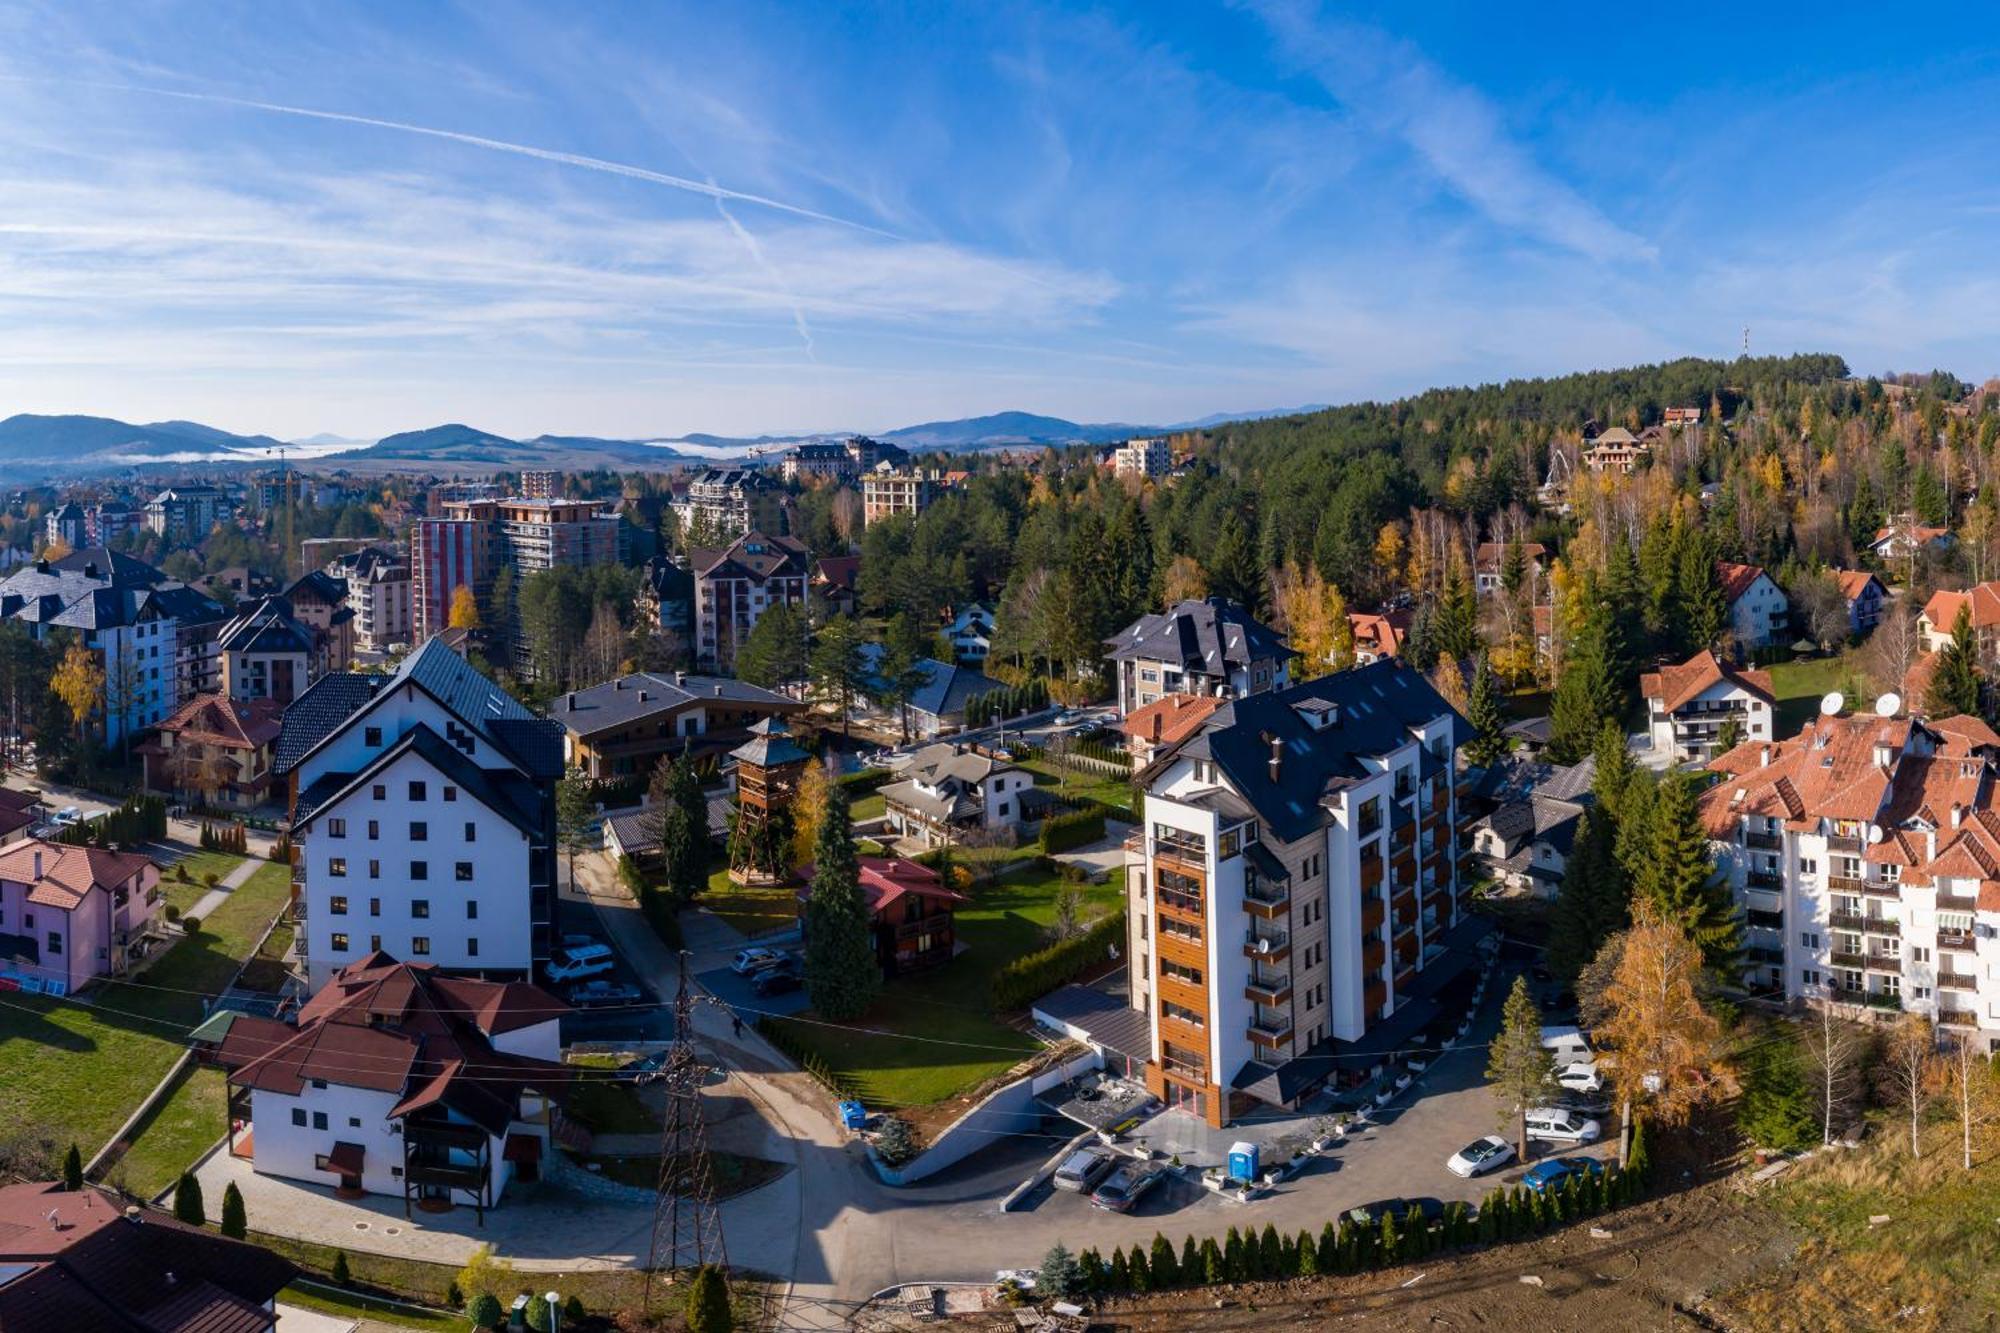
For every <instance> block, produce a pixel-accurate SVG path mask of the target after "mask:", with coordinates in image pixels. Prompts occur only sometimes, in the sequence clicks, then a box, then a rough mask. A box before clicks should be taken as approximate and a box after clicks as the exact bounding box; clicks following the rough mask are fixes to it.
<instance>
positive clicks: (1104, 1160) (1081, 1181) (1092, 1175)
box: [1055, 1144, 1118, 1194]
mask: <svg viewBox="0 0 2000 1333" xmlns="http://www.w3.org/2000/svg"><path fill="white" fill-rule="evenodd" d="M1117 1164H1118V1155H1117V1154H1116V1153H1114V1152H1112V1151H1111V1150H1110V1149H1109V1148H1103V1147H1099V1146H1098V1145H1096V1144H1092V1145H1090V1146H1089V1147H1087V1148H1078V1149H1077V1150H1076V1151H1075V1152H1073V1153H1071V1154H1070V1155H1069V1157H1068V1158H1067V1159H1066V1160H1065V1161H1064V1162H1063V1164H1062V1165H1061V1166H1059V1167H1057V1168H1056V1176H1055V1186H1056V1188H1057V1189H1059V1190H1070V1191H1071V1192H1073V1193H1076V1194H1088V1193H1090V1191H1092V1190H1094V1189H1096V1188H1097V1182H1098V1181H1100V1180H1102V1179H1104V1177H1105V1176H1106V1175H1108V1174H1110V1171H1111V1168H1112V1167H1114V1166H1116V1165H1117Z"/></svg>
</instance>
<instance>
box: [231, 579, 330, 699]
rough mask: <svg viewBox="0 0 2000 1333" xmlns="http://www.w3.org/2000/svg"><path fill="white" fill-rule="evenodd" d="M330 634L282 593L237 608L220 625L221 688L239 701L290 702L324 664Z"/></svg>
mask: <svg viewBox="0 0 2000 1333" xmlns="http://www.w3.org/2000/svg"><path fill="white" fill-rule="evenodd" d="M325 644H326V639H325V637H324V636H323V635H322V634H321V633H320V632H319V631H317V630H315V629H314V628H313V627H312V626H310V625H307V624H305V623H303V622H302V621H300V620H299V619H298V618H297V617H296V616H294V615H293V614H292V604H291V603H290V602H289V601H287V600H286V599H285V598H283V597H266V598H263V599H262V600H260V601H256V602H250V603H247V604H245V605H244V606H243V607H241V608H239V609H238V611H237V613H236V615H235V617H234V618H233V619H231V620H230V621H229V623H228V624H226V625H224V626H223V627H222V630H221V632H220V633H219V634H218V635H217V638H216V646H217V647H218V649H219V650H220V651H221V653H222V693H223V694H224V696H226V697H227V698H230V699H233V700H236V701H237V702H239V703H248V702H249V701H251V700H253V699H269V700H271V701H272V702H273V703H278V704H288V703H290V702H291V701H292V700H294V699H296V698H298V697H299V696H300V695H301V694H304V693H305V692H306V688H307V687H308V686H309V685H311V684H312V682H313V681H315V680H317V679H319V677H320V676H321V675H322V674H324V672H325V670H326V649H325Z"/></svg>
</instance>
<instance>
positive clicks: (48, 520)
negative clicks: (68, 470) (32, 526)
mask: <svg viewBox="0 0 2000 1333" xmlns="http://www.w3.org/2000/svg"><path fill="white" fill-rule="evenodd" d="M89 528H90V525H89V522H88V521H87V520H86V518H85V516H84V509H83V506H82V505H80V504H78V503H76V501H74V500H71V501H69V502H68V503H66V504H59V505H57V506H56V507H55V508H54V509H51V510H50V511H49V512H48V513H47V514H45V515H43V517H42V542H43V544H44V545H47V546H60V547H62V548H63V549H64V550H66V551H76V550H81V549H82V548H83V547H85V546H88V545H90V537H89Z"/></svg>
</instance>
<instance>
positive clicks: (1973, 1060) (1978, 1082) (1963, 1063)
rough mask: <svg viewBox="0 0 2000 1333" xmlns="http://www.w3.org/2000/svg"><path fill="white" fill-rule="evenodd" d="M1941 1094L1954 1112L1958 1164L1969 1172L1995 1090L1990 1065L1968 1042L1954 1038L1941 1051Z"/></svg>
mask: <svg viewBox="0 0 2000 1333" xmlns="http://www.w3.org/2000/svg"><path fill="white" fill-rule="evenodd" d="M1944 1075H1945V1080H1944V1085H1945V1095H1946V1096H1948V1097H1950V1098H1951V1104H1952V1109H1953V1110H1955V1111H1957V1112H1958V1129H1959V1151H1960V1155H1961V1160H1960V1165H1961V1166H1963V1167H1964V1168H1965V1169H1966V1170H1967V1171H1970V1170H1971V1169H1972V1147H1973V1144H1974V1143H1975V1142H1977V1141H1978V1140H1979V1139H1980V1138H1982V1137H1983V1136H1984V1131H1985V1130H1986V1128H1987V1126H1989V1125H1990V1124H1992V1123H1993V1118H1994V1112H1995V1110H1996V1102H1997V1101H2000V1097H1996V1090H1995V1088H1994V1084H1993V1062H1992V1061H1991V1060H1989V1059H1988V1058H1987V1057H1986V1056H1984V1055H1981V1054H1980V1053H1979V1051H1978V1050H1977V1049H1975V1048H1974V1046H1973V1044H1972V1042H1971V1041H1970V1040H1968V1039H1966V1038H1963V1037H1961V1038H1958V1039H1957V1040H1955V1041H1953V1042H1952V1043H1951V1044H1950V1045H1948V1046H1946V1047H1945V1050H1944Z"/></svg>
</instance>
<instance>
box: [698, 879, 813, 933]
mask: <svg viewBox="0 0 2000 1333" xmlns="http://www.w3.org/2000/svg"><path fill="white" fill-rule="evenodd" d="M797 893H798V886H797V885H796V884H780V885H777V886H776V887H774V888H747V887H745V886H743V885H741V884H732V883H730V881H729V868H728V867H727V866H724V867H722V868H721V869H719V870H716V871H715V872H714V873H713V874H711V875H710V876H709V877H708V888H707V889H706V890H704V891H703V893H702V895H701V898H700V905H701V906H703V907H706V908H707V909H708V910H709V911H711V912H713V913H715V914H716V915H717V916H719V917H721V918H722V919H723V920H724V921H727V922H728V923H729V924H730V925H731V926H734V927H735V928H736V930H737V931H738V932H740V933H741V934H744V935H762V934H764V933H766V932H767V931H773V930H782V929H785V928H787V927H789V926H792V925H794V924H795V923H796V922H797V921H798V919H799V900H798V897H797Z"/></svg>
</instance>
